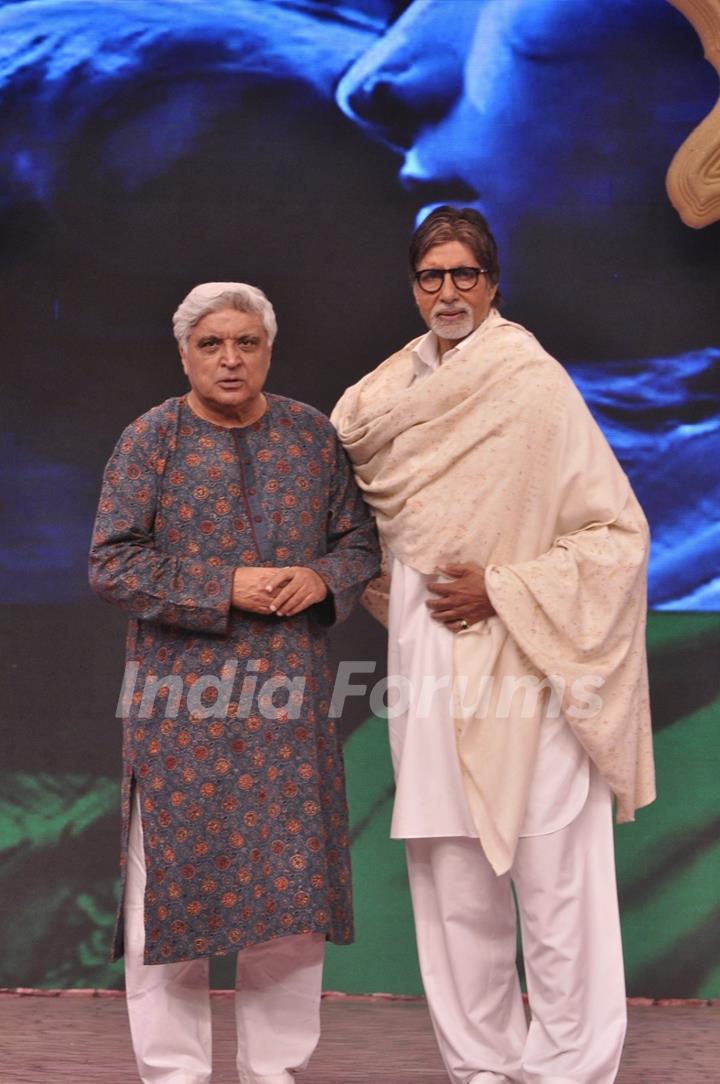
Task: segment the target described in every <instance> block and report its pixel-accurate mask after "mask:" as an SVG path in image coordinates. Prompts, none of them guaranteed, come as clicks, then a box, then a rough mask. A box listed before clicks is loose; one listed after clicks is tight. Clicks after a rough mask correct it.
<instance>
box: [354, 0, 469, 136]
mask: <svg viewBox="0 0 720 1084" xmlns="http://www.w3.org/2000/svg"><path fill="white" fill-rule="evenodd" d="M477 10H478V9H477V6H476V5H475V4H474V3H468V2H467V0H444V2H443V3H442V4H438V3H437V2H436V0H418V2H417V3H414V4H412V5H411V7H410V8H408V10H407V11H406V12H405V13H404V14H403V15H402V16H401V17H400V18H399V19H398V21H397V22H396V23H395V24H394V25H393V26H392V27H391V28H390V29H389V30H388V32H387V33H386V34H385V36H384V37H383V38H381V39H380V40H379V41H378V42H377V43H376V44H375V45H374V46H373V47H372V48H371V49H369V50H368V52H367V53H365V54H364V55H363V56H361V57H360V58H359V59H358V60H357V61H356V62H355V63H354V64H353V65H352V67H350V68H349V69H348V71H347V72H346V73H345V75H344V76H343V78H342V79H341V80H340V82H339V84H338V88H337V92H336V97H337V101H338V104H339V106H340V108H341V109H342V110H343V112H344V113H345V114H346V115H347V116H349V117H351V118H352V119H353V120H355V121H357V122H359V123H360V124H361V125H363V126H365V127H369V128H371V129H372V131H373V134H374V135H376V136H379V137H380V138H381V139H383V140H384V141H385V142H386V143H390V144H391V145H392V146H395V147H400V148H408V147H410V146H411V145H412V143H413V140H414V138H415V135H416V133H417V131H418V129H419V127H420V126H421V125H426V124H428V122H432V121H438V120H439V119H440V118H442V117H443V116H445V114H446V113H448V112H449V110H450V109H451V108H452V106H453V105H454V103H455V102H456V101H457V99H458V98H459V96H460V95H461V93H462V89H463V73H464V65H465V60H466V53H467V48H468V46H467V43H468V41H472V35H473V29H474V25H475V22H476V20H477Z"/></svg>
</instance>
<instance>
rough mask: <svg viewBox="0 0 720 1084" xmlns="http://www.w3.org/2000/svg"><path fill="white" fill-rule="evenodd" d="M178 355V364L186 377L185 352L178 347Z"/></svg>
mask: <svg viewBox="0 0 720 1084" xmlns="http://www.w3.org/2000/svg"><path fill="white" fill-rule="evenodd" d="M178 354H179V355H180V364H181V365H182V367H183V372H184V373H185V376H187V362H186V361H185V351H184V350H183V348H182V346H178Z"/></svg>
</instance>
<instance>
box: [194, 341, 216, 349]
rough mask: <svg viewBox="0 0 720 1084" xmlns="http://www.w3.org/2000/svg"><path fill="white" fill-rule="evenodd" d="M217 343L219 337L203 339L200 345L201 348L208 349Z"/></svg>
mask: <svg viewBox="0 0 720 1084" xmlns="http://www.w3.org/2000/svg"><path fill="white" fill-rule="evenodd" d="M217 344H218V340H217V339H201V340H200V342H199V343H198V346H199V347H200V349H201V350H207V349H208V348H210V349H212V347H214V346H217Z"/></svg>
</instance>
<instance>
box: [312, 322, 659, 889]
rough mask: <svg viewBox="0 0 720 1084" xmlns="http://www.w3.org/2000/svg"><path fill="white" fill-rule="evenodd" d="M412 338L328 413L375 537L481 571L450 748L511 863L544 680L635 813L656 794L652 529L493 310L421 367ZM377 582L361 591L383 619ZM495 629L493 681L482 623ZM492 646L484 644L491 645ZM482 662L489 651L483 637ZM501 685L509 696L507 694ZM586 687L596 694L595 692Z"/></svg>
mask: <svg viewBox="0 0 720 1084" xmlns="http://www.w3.org/2000/svg"><path fill="white" fill-rule="evenodd" d="M417 342H419V340H413V341H412V342H410V343H408V345H407V346H405V347H403V349H402V350H400V351H398V353H396V354H393V355H392V356H391V357H390V358H388V359H387V360H386V361H384V362H383V363H382V364H381V365H380V366H379V367H378V368H377V369H375V370H374V371H373V372H371V373H369V374H368V375H367V376H366V377H364V378H363V379H362V380H361V381H360V382H359V383H357V384H355V385H354V386H353V387H351V388H349V389H348V390H347V391H346V392H345V394H344V395H343V397H342V399H341V400H340V402H339V403H338V405H337V406H336V408H335V410H334V412H333V415H332V420H333V422H334V424H335V426H336V428H337V430H338V434H339V436H340V439H341V441H342V443H343V444H344V446H345V448H346V450H347V452H348V454H349V456H350V458H351V460H352V462H353V465H354V468H355V473H356V477H357V481H358V483H359V485H360V487H361V489H362V490H363V493H364V495H365V498H366V500H367V502H368V504H369V505H370V507H371V508H372V509H373V510H374V513H375V516H376V519H377V524H378V528H379V531H380V536H381V538H382V541H383V544H384V546H385V547H386V548H387V549H388V550H389V551H390V552H391V553H393V554H394V555H395V556H396V557H398V558H399V559H400V560H401V561H403V562H404V563H405V564H408V565H410V566H411V567H413V568H415V569H417V570H418V571H420V572H424V573H432V572H435V571H436V570H437V569H438V567H439V566H440V565H443V564H447V563H450V562H453V561H461V562H462V561H475V562H477V563H478V564H479V565H482V566H484V567H485V568H486V582H487V589H488V593H489V596H490V598H491V600H492V603H493V605H494V607H495V609H496V611H497V614H498V615H499V618H500V620H497V619H493V620H491V621H490V622H480V623H479V624H477V625H475V626H472V627H471V628H470V629H469V630H468V631H467V632H464V633H460V634H459V635H457V636H456V637H455V647H454V671H455V672H454V678H455V681H456V686H458V687H460V688H461V689H463V690H464V691H463V694H462V696H459V697H457V698H456V700H457V702H456V708H455V715H456V721H457V728H456V729H457V732H458V749H459V753H460V760H461V765H462V769H463V777H464V782H465V787H466V791H467V795H468V800H469V803H470V808H471V810H472V813H473V817H474V820H475V823H476V825H477V829H478V834H479V836H480V839H481V841H482V843H483V847H484V849H485V852H486V854H487V855H488V858H489V859H490V861H491V863H492V865H493V867H494V868H495V869H496V871H497V872H498V873H501V872H504V871H505V870H506V869H508V868H509V867H510V865H511V864H512V859H513V855H514V851H515V846H516V843H517V837H518V832H519V830H520V826H521V824H522V819H523V816H524V811H525V805H526V801H527V794H528V790H529V786H530V780H531V777H532V770H533V764H534V759H535V754H536V749H537V742H538V738H539V727H540V721H541V719H542V715H543V709H544V707H545V706H546V704H545V702H544V700H543V699H542V698H540V697H535V703H534V704H533V702H532V696H528V697H526V696H525V695H524V692H523V690H524V688H525V687H526V686H527V684H528V682H529V683H530V684H532V683H533V681H535V682H536V683H537V682H539V681H541V680H543V679H547V680H546V682H545V684H546V686H547V685H549V686H551V687H552V689H553V690H554V691H555V695H556V697H557V698H558V699H559V701H560V703H561V705H562V710H563V711H564V713H565V715H566V717H567V719H568V722H569V723H570V725H571V726H572V728H573V730H574V732H575V734H576V736H577V738H578V739H579V741H580V742H581V744H582V745H583V746H584V748H585V749H586V751H587V752H588V754H589V755H590V757H591V759H592V760H593V761H594V762H595V764H596V765H597V767H598V768H599V770H600V772H601V774H602V775H603V777H604V778H605V779H606V780H607V782H608V783H609V785H610V786H611V787H612V790H613V791H614V793H615V795H616V798H617V819H618V820H619V821H626V820H632V819H633V813H634V810H635V809H636V808H639V807H640V806H643V805H646V804H647V803H649V802H650V801H652V800H653V798H654V793H655V792H654V782H653V763H652V746H651V735H650V719H649V707H648V693H647V666H646V659H645V635H644V634H645V572H646V560H647V546H648V531H647V525H646V522H645V519H644V517H643V514H642V511H641V509H640V507H639V505H638V503H637V501H636V499H635V496H634V494H633V492H632V490H631V488H630V484H629V482H628V479H627V477H626V476H625V474H624V473H623V471H622V470H621V468H620V466H619V464H618V462H617V460H616V459H615V457H614V455H613V453H612V451H611V450H610V447H609V446H608V444H607V442H606V440H605V438H604V437H603V435H602V433H601V432H600V430H599V428H598V426H597V425H596V423H595V422H594V420H593V418H592V416H591V415H590V413H589V411H588V409H587V407H586V406H585V404H584V402H583V400H582V398H581V397H580V395H579V393H578V391H577V390H576V388H575V386H574V385H573V383H572V381H571V380H570V378H569V377H568V375H567V373H566V372H565V370H564V369H563V368H562V366H561V365H559V364H558V363H557V362H556V361H554V360H553V359H552V358H551V357H550V356H549V355H548V354H547V353H546V352H545V351H544V350H543V349H542V347H541V346H540V345H539V343H538V342H537V340H536V339H535V338H534V337H533V336H532V335H531V334H530V333H529V332H528V331H526V330H525V329H524V328H522V327H520V325H518V324H513V323H511V322H509V321H508V320H505V319H503V318H502V317H501V316H500V314H499V313H498V312H497V311H496V310H492V311H491V313H490V314H489V316H488V317H487V318H486V320H485V321H484V322H483V323H482V324H481V326H480V327H479V328H478V329H477V330H476V331H475V332H474V333H473V335H472V337H471V338H470V339H469V340H468V342H467V343H466V344H465V346H464V347H463V348H462V349H461V350H460V351H458V353H457V354H456V355H455V356H454V357H452V358H451V360H450V361H448V362H445V363H443V364H442V365H441V366H440V367H439V368H438V369H437V370H436V371H435V372H433V373H432V374H431V375H430V376H428V377H427V378H425V379H424V380H421V381H415V380H414V369H413V362H412V350H413V347H414V346H415V345H416V344H417ZM386 597H387V584H384V583H383V582H382V581H376V582H375V583H374V584H371V585H370V587H369V588H368V592H367V598H366V602H367V605H368V608H369V609H371V611H372V612H374V613H375V616H378V617H379V618H380V619H381V620H383V619H384V612H383V611H384V609H385V606H384V603H385V601H386ZM488 635H491V636H492V637H493V643H492V652H491V657H492V659H493V660H494V664H493V667H492V674H491V675H490V676H491V678H492V681H491V683H490V684H489V685H488V682H487V678H488V675H487V673H485V674H481V673H478V672H477V671H478V667H477V666H474V656H475V655H477V654H478V646H479V643H480V641H479V639H478V638H479V637H487V636H488ZM485 643H486V641H485ZM482 654H483V656H484V657H485V658H487V654H488V653H487V651H486V650H483V652H482ZM508 682H510V683H511V686H510V688H512V683H513V682H517V683H518V685H517V686H516V687H517V690H518V695H516V696H514V697H513V698H512V702H511V704H510V705H509V706H508V702H507V698H508V684H507V683H508ZM593 698H594V699H593Z"/></svg>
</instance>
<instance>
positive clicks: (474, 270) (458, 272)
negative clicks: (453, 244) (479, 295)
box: [415, 267, 487, 294]
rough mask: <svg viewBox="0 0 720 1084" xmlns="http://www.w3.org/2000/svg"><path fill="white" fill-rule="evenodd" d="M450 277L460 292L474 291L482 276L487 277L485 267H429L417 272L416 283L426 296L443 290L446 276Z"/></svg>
mask: <svg viewBox="0 0 720 1084" xmlns="http://www.w3.org/2000/svg"><path fill="white" fill-rule="evenodd" d="M446 275H449V276H450V278H451V279H452V280H453V283H454V285H455V286H457V288H458V290H472V288H473V286H477V284H478V280H479V278H480V276H481V275H487V271H486V270H485V268H484V267H427V268H425V270H423V271H416V272H415V281H416V282H417V284H418V286H419V287H420V289H421V290H423V291H424V292H425V293H426V294H437V293H439V292H440V290H442V286H443V283H444V282H445V276H446Z"/></svg>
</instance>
